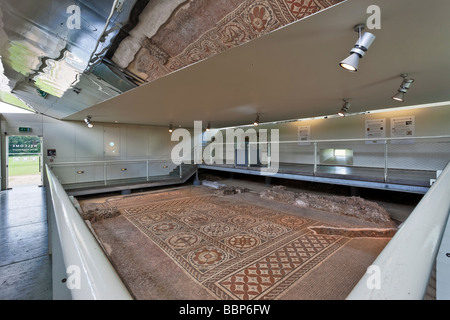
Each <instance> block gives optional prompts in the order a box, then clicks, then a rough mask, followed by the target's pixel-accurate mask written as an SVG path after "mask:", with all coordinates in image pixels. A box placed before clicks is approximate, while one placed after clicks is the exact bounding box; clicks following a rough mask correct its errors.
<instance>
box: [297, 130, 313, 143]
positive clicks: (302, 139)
mask: <svg viewBox="0 0 450 320" xmlns="http://www.w3.org/2000/svg"><path fill="white" fill-rule="evenodd" d="M310 137H311V126H300V127H298V145H299V146H308V145H310V144H311V143H310V142H309V140H310Z"/></svg>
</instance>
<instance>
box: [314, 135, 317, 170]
mask: <svg viewBox="0 0 450 320" xmlns="http://www.w3.org/2000/svg"><path fill="white" fill-rule="evenodd" d="M313 173H314V175H316V173H317V142H314V169H313Z"/></svg>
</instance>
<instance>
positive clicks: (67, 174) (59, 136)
mask: <svg viewBox="0 0 450 320" xmlns="http://www.w3.org/2000/svg"><path fill="white" fill-rule="evenodd" d="M2 119H3V121H2V123H3V126H2V137H5V136H6V135H20V134H24V133H21V132H19V127H30V128H31V129H32V131H31V132H26V135H37V136H41V137H43V153H44V163H45V164H49V165H51V166H52V167H53V170H54V172H55V173H56V174H57V176H58V178H59V179H60V182H61V183H75V182H88V181H97V180H103V179H104V177H105V173H106V176H107V179H120V178H133V177H142V176H145V175H146V174H147V173H148V174H149V176H155V175H165V174H168V173H170V172H171V171H172V170H173V169H174V168H175V167H176V165H175V164H173V162H172V161H171V151H172V148H173V147H174V146H175V144H176V143H178V142H173V141H171V136H170V134H169V132H168V130H167V128H166V127H155V126H142V125H139V126H138V125H126V124H107V123H95V125H94V127H93V128H91V129H89V128H87V126H86V125H85V124H84V123H81V122H73V121H60V120H56V119H53V118H49V117H46V116H43V115H38V114H4V115H3V117H2ZM49 149H54V150H55V151H56V157H55V158H54V159H51V157H49V156H47V150H49ZM142 160H144V161H142ZM96 161H98V162H99V163H95V162H96ZM103 161H108V165H107V166H106V168H105V166H104V163H103ZM147 161H148V162H147ZM83 162H94V163H91V164H87V163H83ZM100 162H101V163H100ZM61 163H72V164H71V165H61ZM58 164H59V165H58ZM147 165H148V170H147ZM123 169H125V170H123Z"/></svg>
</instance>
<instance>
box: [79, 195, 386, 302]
mask: <svg viewBox="0 0 450 320" xmlns="http://www.w3.org/2000/svg"><path fill="white" fill-rule="evenodd" d="M79 203H80V206H81V208H83V207H84V208H87V207H88V206H90V207H91V208H92V206H93V205H94V206H95V205H98V206H100V207H101V208H103V209H102V210H104V209H107V208H110V209H117V211H118V212H119V213H120V214H119V215H117V216H115V217H110V218H107V219H100V220H98V221H93V222H92V223H91V226H92V228H93V230H95V233H96V235H97V237H98V238H99V240H100V242H101V244H102V245H103V247H104V249H105V251H106V252H107V254H108V255H109V257H110V259H111V261H112V263H113V264H114V266H115V267H116V270H117V271H118V273H119V274H120V276H121V277H122V279H123V281H124V283H125V284H126V285H127V286H128V287H129V289H130V291H131V292H132V294H133V295H134V296H135V298H136V299H177V300H178V299H200V300H206V299H231V300H249V299H258V300H273V299H286V300H287V299H345V297H346V296H347V295H348V293H349V292H350V291H351V289H352V288H353V287H354V285H355V284H356V283H357V282H358V281H359V279H360V278H361V276H362V275H363V274H364V273H365V271H366V268H367V267H368V266H369V265H370V264H371V262H372V261H373V260H374V259H375V258H376V256H377V255H378V253H379V252H380V251H381V250H382V249H383V247H384V246H385V245H386V244H387V242H388V241H389V240H390V238H389V236H381V237H380V236H376V237H367V236H364V237H360V236H356V237H354V236H348V234H345V236H343V235H339V234H329V233H328V234H327V233H322V234H320V233H316V231H317V230H320V228H317V229H316V231H315V229H314V227H323V226H337V227H339V228H379V227H380V226H379V225H374V224H373V223H372V224H371V223H369V222H364V221H361V220H360V219H355V218H351V217H345V216H338V215H335V214H329V213H326V212H322V211H318V210H312V209H308V208H299V207H296V206H293V205H288V204H284V203H279V202H276V201H270V200H267V199H262V198H261V197H260V196H259V194H258V193H253V192H247V193H241V194H231V195H219V194H217V193H215V192H214V190H213V189H211V188H207V187H205V186H188V187H180V188H174V189H168V190H162V191H154V192H149V193H137V194H131V195H122V196H115V197H106V198H101V199H89V200H81V199H80V200H79ZM382 227H385V226H382Z"/></svg>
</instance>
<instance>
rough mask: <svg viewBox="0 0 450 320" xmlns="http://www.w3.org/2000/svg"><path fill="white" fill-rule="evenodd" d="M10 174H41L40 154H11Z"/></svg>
mask: <svg viewBox="0 0 450 320" xmlns="http://www.w3.org/2000/svg"><path fill="white" fill-rule="evenodd" d="M8 167H9V176H22V175H30V174H40V172H39V155H38V154H37V155H35V156H34V155H32V156H30V155H27V156H17V155H14V156H9V165H8Z"/></svg>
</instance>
